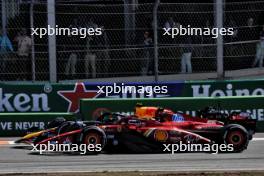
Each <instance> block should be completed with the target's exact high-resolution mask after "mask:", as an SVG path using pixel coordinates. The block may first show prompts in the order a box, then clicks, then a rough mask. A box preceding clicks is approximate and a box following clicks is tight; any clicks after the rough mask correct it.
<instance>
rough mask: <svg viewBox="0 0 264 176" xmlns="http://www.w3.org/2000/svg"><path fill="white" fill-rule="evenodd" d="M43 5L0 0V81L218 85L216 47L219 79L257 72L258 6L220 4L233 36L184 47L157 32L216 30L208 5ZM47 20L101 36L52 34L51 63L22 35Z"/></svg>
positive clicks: (85, 1) (212, 4)
mask: <svg viewBox="0 0 264 176" xmlns="http://www.w3.org/2000/svg"><path fill="white" fill-rule="evenodd" d="M49 2H50V1H45V0H31V1H28V0H27V1H17V0H2V4H1V9H2V10H1V13H2V19H1V24H2V30H1V31H2V36H4V35H7V36H8V38H9V39H10V41H11V43H12V47H13V51H9V50H8V49H7V51H6V49H5V50H3V49H2V47H3V46H1V58H2V59H1V61H0V62H1V71H0V78H1V81H34V82H35V81H49V80H51V78H50V75H53V76H54V77H55V81H68V80H87V79H88V80H91V81H92V80H97V81H100V80H112V79H115V80H118V81H122V80H124V81H128V80H137V81H138V80H155V79H154V77H155V78H156V80H172V79H210V78H211V79H215V78H219V79H222V78H224V77H222V76H219V74H218V67H219V65H218V62H217V61H218V60H217V59H219V58H218V57H219V53H217V52H218V51H217V47H218V46H219V45H222V46H223V52H222V53H220V55H222V57H223V68H224V73H225V74H224V75H223V76H225V78H232V77H236V78H237V77H243V76H262V75H263V74H264V72H263V71H262V69H261V66H260V65H259V64H257V65H254V64H253V63H254V60H255V56H256V49H257V48H256V46H257V44H258V43H259V36H260V32H261V30H262V25H263V24H264V20H263V19H264V18H263V17H264V2H263V1H247V2H245V1H231V0H225V1H224V2H223V6H222V8H223V9H222V10H223V13H222V14H220V15H222V17H223V20H222V23H223V27H225V28H228V27H230V28H234V31H235V34H234V35H232V36H224V37H223V42H222V43H218V42H217V39H214V38H212V36H199V35H197V36H191V39H190V40H191V42H190V43H189V42H188V41H187V36H179V37H177V38H175V39H171V38H169V37H164V36H163V32H164V31H163V27H164V26H165V24H166V22H168V21H169V20H172V21H171V22H172V23H173V24H175V25H179V24H180V25H182V26H187V25H190V26H192V27H195V28H204V27H209V28H212V27H214V26H216V16H217V15H219V14H217V13H216V11H217V10H216V7H217V5H216V4H217V3H216V1H212V0H211V1H210V0H208V1H203V2H199V3H197V1H194V0H188V1H182V2H181V1H177V3H176V2H173V3H171V2H170V1H163V0H160V2H158V1H156V2H155V1H153V2H151V1H140V0H124V1H110V0H109V1H89V0H79V1H78V0H76V1H75V0H74V1H66V0H58V1H55V5H54V7H55V14H49V13H48V11H49V10H48V5H50V4H49ZM157 2H158V4H157ZM217 2H218V1H217ZM155 7H157V9H156V11H155ZM48 15H50V16H52V15H53V16H54V19H55V20H56V25H58V26H59V27H64V28H66V27H70V28H71V27H76V28H84V27H86V28H87V27H91V26H93V27H94V26H97V27H102V28H103V34H102V35H101V36H92V37H86V38H80V37H73V36H55V38H56V46H52V47H54V48H56V49H55V50H54V51H55V53H54V55H53V56H55V57H52V58H50V52H52V51H51V50H50V49H49V48H50V47H49V42H48V40H49V36H44V37H43V38H40V37H38V36H32V35H30V32H31V28H46V27H47V25H49V20H48ZM155 19H157V21H156V23H155ZM24 28H25V29H26V30H27V35H28V37H30V39H31V44H32V45H30V47H31V50H30V53H29V55H28V56H27V57H21V56H19V55H18V48H19V46H18V42H17V41H16V38H17V36H18V35H21V31H22V29H24ZM146 32H147V33H148V38H149V39H150V40H149V41H151V40H152V42H149V43H147V44H146V43H145V41H144V34H145V33H146ZM155 34H157V35H155ZM53 37H54V36H53ZM155 38H156V39H157V40H156V41H157V43H155ZM189 44H191V45H189ZM190 46H191V48H192V49H191V52H192V57H191V64H192V73H181V57H182V54H183V52H184V50H185V49H186V48H187V47H190ZM155 52H157V55H155ZM155 56H157V57H155ZM155 59H156V61H155ZM51 60H54V61H55V63H56V67H55V70H54V69H50V67H51V65H50V64H49V62H50V61H51ZM87 60H89V62H87ZM155 66H156V67H155ZM253 67H254V68H253ZM259 67H260V68H259ZM53 81H54V79H53Z"/></svg>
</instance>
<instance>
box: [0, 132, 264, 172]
mask: <svg viewBox="0 0 264 176" xmlns="http://www.w3.org/2000/svg"><path fill="white" fill-rule="evenodd" d="M3 140H14V138H13V139H6V138H0V141H3ZM12 146H13V145H0V173H32V172H34V173H51V172H97V171H100V172H103V171H179V172H182V171H250V170H254V171H258V170H264V134H257V135H255V137H254V140H253V141H251V142H250V144H249V146H248V149H247V150H246V151H244V152H243V153H232V154H209V153H177V154H174V155H172V154H111V155H110V154H99V155H64V154H46V155H37V154H34V153H32V152H31V151H30V150H26V149H17V148H13V147H12Z"/></svg>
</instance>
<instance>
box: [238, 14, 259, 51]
mask: <svg viewBox="0 0 264 176" xmlns="http://www.w3.org/2000/svg"><path fill="white" fill-rule="evenodd" d="M246 25H247V26H246V27H243V28H242V29H241V32H240V33H239V34H240V35H239V39H240V40H243V41H247V42H250V43H249V44H247V47H246V49H245V50H243V55H255V53H256V44H255V41H256V40H258V38H259V26H257V25H255V24H254V19H253V18H248V20H247V24H246Z"/></svg>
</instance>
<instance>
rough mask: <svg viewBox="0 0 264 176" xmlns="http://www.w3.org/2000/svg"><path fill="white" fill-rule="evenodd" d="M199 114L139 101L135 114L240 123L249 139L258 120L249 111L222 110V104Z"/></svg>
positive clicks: (225, 123) (169, 119) (165, 119)
mask: <svg viewBox="0 0 264 176" xmlns="http://www.w3.org/2000/svg"><path fill="white" fill-rule="evenodd" d="M196 114H197V116H194V117H193V116H190V115H188V114H184V113H181V112H177V113H175V112H173V111H172V110H170V109H164V108H161V107H149V106H143V105H142V104H140V103H138V104H137V105H136V107H135V116H137V117H139V118H143V119H144V118H156V119H158V118H161V120H163V121H177V122H179V121H197V122H204V123H210V122H216V123H221V122H222V123H223V124H224V125H228V124H239V125H241V126H243V127H244V128H245V129H246V130H247V131H248V134H249V140H251V139H252V137H253V135H254V134H255V131H256V123H257V120H256V119H253V118H252V116H251V115H250V114H249V113H246V112H237V111H234V112H232V113H230V114H227V113H224V112H222V111H221V108H220V106H218V107H217V108H214V107H206V108H204V109H202V110H199V111H197V113H196Z"/></svg>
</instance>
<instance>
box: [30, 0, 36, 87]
mask: <svg viewBox="0 0 264 176" xmlns="http://www.w3.org/2000/svg"><path fill="white" fill-rule="evenodd" d="M33 8H34V0H31V4H30V28H31V29H32V28H34V16H33ZM31 43H32V45H31V65H32V81H33V82H35V81H36V60H35V43H34V35H31Z"/></svg>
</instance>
